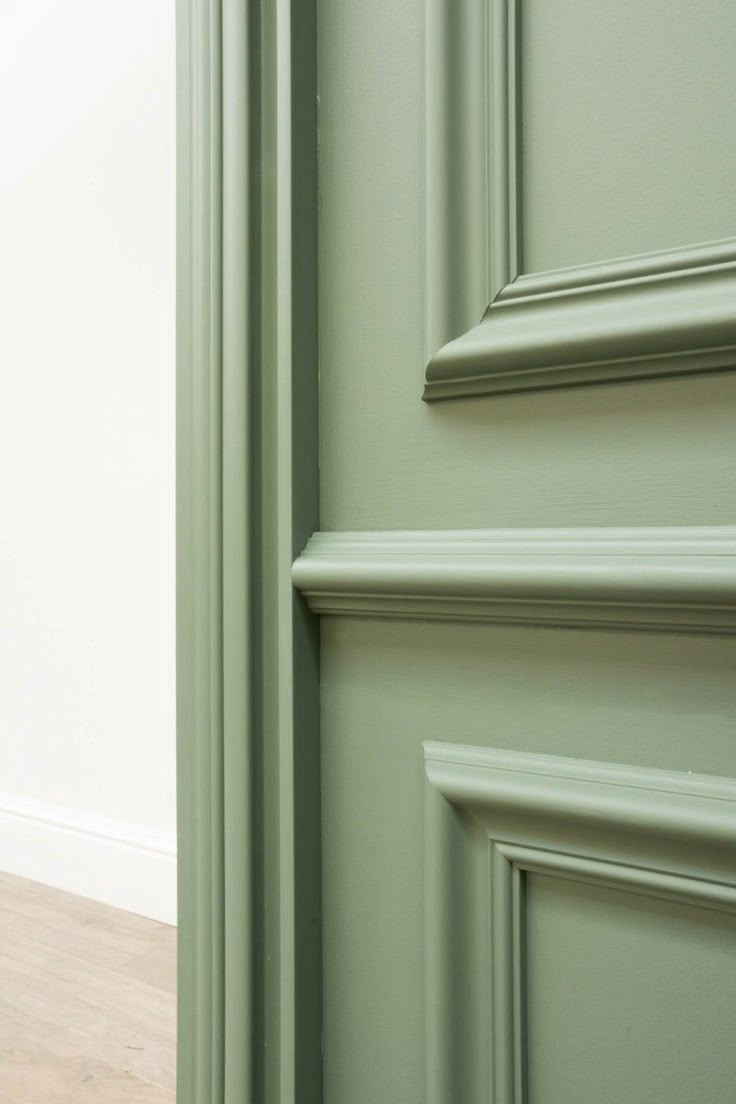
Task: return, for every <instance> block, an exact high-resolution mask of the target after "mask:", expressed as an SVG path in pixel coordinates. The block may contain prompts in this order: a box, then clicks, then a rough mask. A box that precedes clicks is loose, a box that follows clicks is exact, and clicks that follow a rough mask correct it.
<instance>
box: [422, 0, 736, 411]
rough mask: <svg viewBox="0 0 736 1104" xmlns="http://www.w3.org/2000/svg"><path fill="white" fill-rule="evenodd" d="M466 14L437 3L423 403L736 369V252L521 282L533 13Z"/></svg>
mask: <svg viewBox="0 0 736 1104" xmlns="http://www.w3.org/2000/svg"><path fill="white" fill-rule="evenodd" d="M457 7H458V6H457V5H456V4H454V3H452V2H451V0H425V82H424V83H425V243H426V244H425V273H426V275H425V361H426V362H427V367H426V373H425V388H424V396H423V397H424V399H425V400H427V401H433V400H437V399H451V398H467V397H471V396H474V395H488V394H493V393H495V394H502V393H509V392H515V391H529V390H539V389H544V388H550V387H568V386H574V385H581V384H592V383H603V382H613V381H617V380H618V381H623V380H633V379H645V378H654V377H657V376H674V375H691V374H694V373H698V372H705V371H709V372H712V371H724V370H728V369H733V368H734V367H736V308H735V307H734V304H735V303H736V238H728V239H725V240H723V241H717V242H707V243H698V244H693V245H689V246H685V247H682V248H677V249H668V250H664V251H661V252H656V253H651V254H647V255H641V256H635V257H624V258H618V259H615V260H604V261H601V262H596V263H593V264H585V265H579V266H576V267H573V268H565V269H559V270H555V271H550V272H541V273H535V274H522V270H523V243H522V240H521V168H520V156H519V146H520V141H521V130H520V80H519V70H520V47H521V10H522V8H521V5H520V3H519V0H472V2H471V3H470V4H468V5H463V12H462V15H458V14H457V12H456V9H457ZM450 30H451V31H452V33H449V32H450ZM481 316H482V317H481ZM479 318H480V319H481V320H480V322H478V319H479Z"/></svg>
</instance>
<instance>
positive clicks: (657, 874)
mask: <svg viewBox="0 0 736 1104" xmlns="http://www.w3.org/2000/svg"><path fill="white" fill-rule="evenodd" d="M425 771H426V776H427V783H428V784H427V791H426V842H425V849H426V895H427V919H426V925H427V927H426V974H427V1002H426V1005H427V1013H426V1014H427V1062H426V1078H427V1094H426V1095H427V1100H428V1102H429V1104H446V1101H447V1100H448V1099H450V1098H451V1094H450V1086H453V1087H454V1086H457V1085H458V1084H460V1085H461V1086H462V1094H461V1096H460V1097H458V1099H460V1098H461V1099H463V1100H468V1101H473V1102H475V1101H481V1100H489V1099H490V1100H491V1101H494V1102H495V1104H506V1102H507V1101H510V1100H519V1101H522V1100H525V1099H526V1095H525V1081H526V1064H527V1059H526V1039H525V1035H526V1009H525V994H526V971H527V963H526V947H525V928H526V923H525V902H526V878H527V874H529V873H535V872H536V873H544V874H547V875H551V876H554V877H560V878H565V879H567V880H572V881H580V882H587V883H593V884H596V885H603V886H607V887H611V888H615V889H619V890H623V891H626V892H631V893H634V894H640V895H646V896H653V897H659V898H664V899H667V900H673V901H684V902H687V903H689V904H694V905H697V906H700V907H704V908H715V909H721V910H727V911H736V872H735V871H736V867H735V866H734V858H735V857H736V780H734V779H730V778H716V777H709V776H703V775H694V774H689V773H687V774H686V773H680V772H672V771H662V770H653V769H646V768H638V767H626V766H617V765H613V764H608V763H594V762H589V761H578V760H574V759H564V758H558V757H553V756H546V755H529V754H525V753H521V752H510V751H497V750H495V749H484V748H466V747H460V746H456V745H451V744H433V743H427V744H425ZM464 817H465V818H467V817H470V818H471V820H472V822H473V823H474V824H475V825H476V826H477V833H480V839H478V838H477V836H476V841H475V842H476V844H477V846H475V847H473V840H472V837H471V836H470V834H469V831H468V829H467V827H465V828H463V826H462V822H463V818H464ZM463 832H464V833H465V834H464V835H463ZM473 850H475V852H476V857H475V858H471V857H470V852H471V851H473ZM473 879H474V880H475V882H476V885H475V886H474V887H473V886H472V885H470V884H469V881H471V880H473ZM489 880H490V892H489V891H488V888H489V887H488V882H489ZM473 893H474V897H473V896H472V894H473ZM458 899H459V900H460V902H461V907H460V908H458V907H457V905H456V904H455V902H456V900H458ZM469 909H472V910H474V912H475V914H476V916H475V924H474V927H473V926H471V927H469V926H468V922H467V920H466V919H465V916H466V914H467V911H468V910H469ZM456 928H459V929H460V930H456ZM484 933H486V934H484ZM489 980H490V985H489ZM489 993H490V1001H489V999H488V994H489ZM463 1009H464V1010H465V1011H464V1013H463ZM457 1014H460V1015H463V1014H464V1016H465V1017H466V1018H467V1019H468V1020H471V1019H473V1020H474V1021H475V1026H474V1030H475V1033H476V1034H475V1037H474V1041H473V1042H472V1043H471V1045H470V1049H468V1045H467V1043H466V1042H465V1040H464V1037H463V1033H462V1032H459V1031H454V1030H452V1027H453V1017H454V1016H456V1015H457ZM489 1037H490V1039H491V1060H490V1062H488V1061H487V1060H486V1059H485V1058H484V1055H485V1052H486V1047H485V1039H486V1038H489Z"/></svg>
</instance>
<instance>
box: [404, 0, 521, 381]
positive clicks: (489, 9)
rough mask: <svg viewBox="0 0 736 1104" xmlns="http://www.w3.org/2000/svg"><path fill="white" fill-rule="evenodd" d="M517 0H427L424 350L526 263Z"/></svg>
mask: <svg viewBox="0 0 736 1104" xmlns="http://www.w3.org/2000/svg"><path fill="white" fill-rule="evenodd" d="M518 25H519V3H518V0H492V2H490V3H489V0H467V2H465V3H463V4H460V5H458V4H456V3H452V2H451V0H425V2H424V31H425V33H424V104H425V107H424V118H425V133H424V181H425V206H424V219H425V267H424V271H425V350H426V359H427V360H429V359H430V358H431V357H432V356H433V355H434V354H435V353H436V352H437V350H438V349H440V348H441V347H442V346H443V345H445V344H446V343H447V342H448V341H450V340H451V339H452V338H455V337H457V336H458V335H459V334H461V333H463V332H464V331H466V330H467V329H469V328H470V327H471V326H474V325H475V324H476V323H477V321H478V319H479V318H480V316H481V314H482V313H483V311H484V310H485V309H486V307H487V305H488V303H489V302H490V301H491V300H493V299H495V297H496V295H497V294H498V293H499V292H500V291H501V290H502V288H504V287H505V286H506V285H507V284H508V283H510V281H511V280H513V279H514V278H515V277H516V275H517V274H518V271H519V248H520V243H519V225H520V224H519V219H518V217H517V207H518V187H519V177H518V172H517V164H516V149H517V145H518V127H519V117H518V104H519V96H518V89H517V81H518V65H517V58H518V35H517V29H518Z"/></svg>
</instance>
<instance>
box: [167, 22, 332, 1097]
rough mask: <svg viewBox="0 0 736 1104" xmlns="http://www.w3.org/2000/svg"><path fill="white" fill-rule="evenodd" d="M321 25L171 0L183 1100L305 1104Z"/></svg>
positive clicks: (313, 907) (311, 1070)
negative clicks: (304, 581) (297, 577)
mask: <svg viewBox="0 0 736 1104" xmlns="http://www.w3.org/2000/svg"><path fill="white" fill-rule="evenodd" d="M314 36H315V25H314V10H313V8H312V7H311V6H310V5H309V4H308V3H304V2H303V0H300V2H299V3H298V4H297V3H294V4H290V3H286V2H282V0H264V2H263V3H262V4H242V3H240V2H239V0H180V2H179V4H178V43H177V52H178V95H179V122H178V148H179V168H178V229H177V237H178V277H177V282H178V289H177V290H178V316H177V328H178V334H177V387H178V391H177V449H178V472H177V532H178V536H177V542H178V552H177V591H178V597H177V622H178V624H177V634H178V639H177V682H178V793H179V901H180V912H179V933H180V935H179V938H180V944H179V947H180V951H179V986H178V990H179V1039H178V1055H179V1070H178V1087H177V1099H178V1100H179V1101H180V1102H181V1104H250V1102H255V1101H258V1102H259V1104H261V1102H268V1104H287V1102H288V1104H296V1102H297V1101H298V1102H303V1104H312V1102H316V1101H318V1100H320V1099H321V1088H320V1055H319V1033H320V1004H321V998H320V953H319V911H320V903H319V757H318V731H319V728H318V653H317V638H316V632H315V624H314V622H313V621H312V620H311V619H310V617H309V615H308V614H307V613H306V611H305V609H304V608H303V606H302V604H301V603H300V601H299V600H298V599H297V598H296V596H295V595H294V592H293V590H292V587H291V578H290V575H291V562H292V559H293V558H294V555H295V554H296V552H297V550H298V549H299V548H301V547H302V546H303V544H304V542H305V540H306V539H307V536H308V535H309V534H310V533H311V532H312V531H313V529H314V528H315V527H316V525H317V522H318V502H317V483H316V476H317V463H316V459H317V457H316V444H317V417H316V394H317V389H316V367H317V360H316V300H315V295H316V277H315V268H314V266H315V261H316V248H315V237H316V143H315V141H314V136H315V133H316V120H315V105H316V96H315V64H314V59H315V43H314ZM293 181H297V182H298V188H297V189H294V188H293V187H292V182H293ZM297 782H298V784H297Z"/></svg>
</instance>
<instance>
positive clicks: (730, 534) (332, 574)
mask: <svg viewBox="0 0 736 1104" xmlns="http://www.w3.org/2000/svg"><path fill="white" fill-rule="evenodd" d="M292 574H293V579H294V582H295V584H296V586H297V587H299V589H300V590H301V591H302V592H303V593H304V595H305V596H306V598H307V600H308V601H309V604H310V606H311V608H312V609H313V610H314V611H315V612H316V613H321V614H332V615H336V614H340V615H342V616H348V617H356V616H360V617H392V618H408V619H412V618H418V619H420V620H432V621H437V620H451V621H452V620H455V621H488V622H494V621H497V622H507V623H511V624H513V623H516V624H529V625H545V624H546V625H566V626H578V627H585V626H588V627H596V628H600V627H601V626H606V627H608V628H616V629H623V628H627V629H632V628H636V629H640V630H643V629H655V630H661V631H670V632H683V631H687V632H715V633H733V632H734V631H736V530H735V529H734V528H733V527H727V526H724V527H722V528H720V529H718V528H713V529H707V528H704V527H693V528H692V529H689V530H688V529H675V528H673V529H660V530H656V529H652V530H646V529H638V530H637V529H620V530H616V529H608V530H606V529H598V530H596V529H587V530H586V529H580V530H564V529H559V530H554V529H551V530H527V531H524V530H485V531H483V530H480V531H477V532H473V531H472V530H471V531H465V532H463V531H460V532H454V533H453V532H441V531H440V532H436V533H422V532H417V531H414V532H400V531H396V530H394V531H392V532H388V533H381V532H371V533H318V534H315V535H314V536H313V537H312V539H311V540H310V541H309V543H308V544H307V546H306V548H305V549H304V551H303V553H302V555H301V556H300V557H299V558H298V559H297V560H296V562H295V564H294V568H293V573H292Z"/></svg>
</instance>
